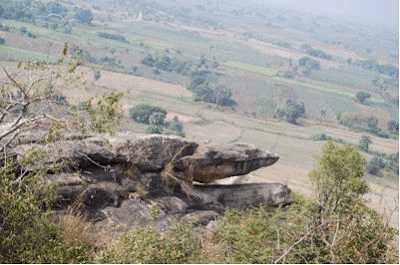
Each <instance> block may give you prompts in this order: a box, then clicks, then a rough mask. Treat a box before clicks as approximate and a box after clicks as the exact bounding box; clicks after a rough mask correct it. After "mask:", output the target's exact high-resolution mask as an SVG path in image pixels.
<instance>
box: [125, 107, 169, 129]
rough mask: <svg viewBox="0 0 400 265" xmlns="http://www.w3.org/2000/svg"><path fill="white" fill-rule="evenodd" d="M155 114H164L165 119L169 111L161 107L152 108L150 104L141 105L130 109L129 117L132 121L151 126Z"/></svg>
mask: <svg viewBox="0 0 400 265" xmlns="http://www.w3.org/2000/svg"><path fill="white" fill-rule="evenodd" d="M153 113H162V116H163V117H162V118H163V119H164V118H165V116H166V115H167V111H166V110H165V109H163V108H161V107H155V106H151V105H149V104H139V105H136V106H135V107H133V108H131V109H129V116H130V117H131V118H132V119H134V120H135V121H138V122H141V123H145V124H150V116H151V115H152V114H153ZM158 116H159V114H158Z"/></svg>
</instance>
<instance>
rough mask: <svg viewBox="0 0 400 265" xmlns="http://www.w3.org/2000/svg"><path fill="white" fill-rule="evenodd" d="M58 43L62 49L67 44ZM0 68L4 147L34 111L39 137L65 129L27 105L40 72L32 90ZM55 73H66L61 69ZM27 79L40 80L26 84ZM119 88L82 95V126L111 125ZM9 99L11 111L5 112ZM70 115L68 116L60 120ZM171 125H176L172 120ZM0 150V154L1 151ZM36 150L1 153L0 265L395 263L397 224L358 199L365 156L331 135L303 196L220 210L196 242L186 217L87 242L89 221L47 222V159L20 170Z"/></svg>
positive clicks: (148, 111)
mask: <svg viewBox="0 0 400 265" xmlns="http://www.w3.org/2000/svg"><path fill="white" fill-rule="evenodd" d="M64 50H65V52H64V55H65V54H66V53H67V52H66V50H67V49H66V48H64ZM60 61H64V59H62V60H60ZM19 67H21V66H19ZM22 69H31V70H32V71H33V72H34V73H42V71H44V70H45V68H43V67H42V66H40V65H34V64H28V65H27V67H22ZM26 71H27V70H26ZM49 71H52V69H50V70H49ZM67 72H68V71H67ZM5 74H6V76H7V78H9V79H10V80H14V81H15V82H8V83H7V84H4V86H3V90H2V91H1V93H0V103H1V104H0V108H1V110H2V114H1V117H0V118H1V119H0V123H1V124H2V123H3V122H5V121H10V120H11V121H12V122H11V124H12V126H11V127H9V126H6V128H5V129H2V131H1V134H0V140H1V142H2V146H3V148H5V147H7V148H11V147H12V146H11V145H10V142H11V141H9V140H8V139H11V140H13V139H15V136H16V135H17V134H18V132H19V129H20V128H21V127H22V126H24V124H26V121H29V122H30V123H36V122H38V121H39V119H40V118H41V117H43V118H46V117H47V119H48V120H49V119H50V120H51V122H50V123H51V127H50V128H49V134H48V135H47V137H46V139H47V140H46V141H44V142H43V144H46V142H50V141H51V139H54V137H62V136H61V133H60V132H58V134H57V128H62V127H63V126H67V125H68V128H69V126H70V125H71V123H69V122H68V123H67V120H64V119H63V118H62V115H61V117H59V116H57V117H50V116H46V115H43V114H45V113H43V111H44V110H43V108H40V109H39V111H36V112H35V111H34V109H32V108H31V105H32V104H33V103H36V102H38V101H40V100H44V103H46V104H47V105H48V106H49V107H52V105H51V104H50V103H51V102H52V101H49V98H52V96H53V94H52V92H55V91H56V89H55V88H54V87H53V88H52V89H46V90H44V91H42V88H43V87H44V84H43V82H44V81H46V82H48V81H51V79H50V78H48V79H47V78H46V79H44V81H43V79H42V78H43V76H44V75H43V73H42V75H39V76H40V77H39V78H40V79H38V80H34V82H33V84H32V85H31V88H32V90H30V89H29V90H28V89H25V88H26V87H29V83H28V86H26V84H24V83H21V82H20V81H18V79H16V77H15V75H10V74H9V73H8V72H7V71H6V70H5ZM51 74H52V73H51ZM58 74H59V75H60V76H64V75H65V77H67V76H66V73H64V72H59V73H58ZM57 76H58V75H57ZM26 79H27V78H26V76H24V78H22V80H26ZM70 79H72V78H70ZM74 80H75V79H74ZM29 82H32V80H29ZM36 83H40V85H37V86H35V85H34V84H36ZM55 85H56V84H55ZM72 85H74V84H72ZM15 90H17V91H19V93H21V95H22V96H15V99H19V101H17V102H15V101H14V98H12V99H13V100H10V95H14V94H15V93H14V91H15ZM121 96H122V95H121V94H120V93H107V94H105V95H104V96H103V98H101V99H97V100H95V99H89V100H88V101H86V102H85V103H84V104H83V107H82V110H84V111H85V112H86V113H87V114H88V122H85V123H81V124H91V125H92V126H91V127H90V128H91V129H94V130H95V131H98V132H104V131H108V130H109V129H112V128H115V127H116V124H117V123H118V122H119V121H120V118H121V114H122V113H121V106H120V104H119V100H120V99H121ZM25 99H26V100H25ZM19 106H21V108H17V110H16V111H17V113H16V115H15V113H13V112H11V110H12V108H13V107H19ZM70 112H71V113H76V109H73V108H71V109H70ZM129 112H130V115H131V116H132V117H134V118H135V119H136V120H138V121H141V122H145V123H148V124H150V125H152V124H153V125H161V124H163V123H165V120H164V118H165V115H166V111H165V110H164V109H162V108H159V107H152V106H149V105H145V104H142V105H139V106H136V107H135V108H133V110H130V111H129ZM75 118H76V117H74V115H73V117H72V120H70V121H74V120H75ZM64 122H65V123H64ZM171 124H173V125H171V127H176V128H181V129H182V127H181V126H179V120H178V119H177V118H174V121H173V122H171ZM2 127H3V128H4V126H2ZM7 137H9V138H8V139H7ZM3 151H5V150H4V149H2V150H1V154H4V155H5V156H6V154H5V152H3ZM46 155H47V154H46V153H45V152H42V151H39V150H37V149H34V148H33V149H31V150H29V151H27V152H26V154H25V155H24V156H22V157H20V159H19V163H20V164H19V165H18V167H17V165H16V163H15V162H14V161H13V159H12V158H11V157H9V159H6V160H5V159H2V160H1V162H2V163H3V165H2V166H1V167H0V190H1V196H0V229H1V233H0V242H1V244H0V262H2V263H106V264H110V263H200V262H204V260H207V258H208V259H212V261H211V262H216V263H255V262H257V263H280V262H282V263H321V264H322V263H382V264H385V263H398V251H397V250H395V247H392V244H391V243H392V241H393V240H394V239H395V237H396V235H398V230H397V229H393V228H391V227H389V226H388V223H387V222H385V220H384V219H383V217H382V216H381V215H379V214H378V213H377V212H376V211H375V210H373V209H371V208H369V207H368V206H367V204H366V202H365V201H364V200H363V198H362V196H363V195H364V194H366V193H367V192H368V191H369V188H368V186H367V183H366V181H365V180H364V179H363V175H364V165H365V160H364V158H363V157H362V155H361V154H360V153H359V152H358V151H357V150H356V149H355V148H353V147H352V146H349V145H347V146H342V147H341V146H339V147H338V146H335V145H334V144H333V143H332V142H328V143H327V144H326V145H324V147H323V149H322V152H321V154H320V156H319V158H318V160H317V163H316V166H315V168H314V169H313V170H312V171H311V172H310V180H311V183H312V184H313V187H314V190H313V193H312V196H311V197H310V198H302V197H300V196H299V195H297V194H295V193H293V197H292V199H293V201H294V202H295V203H293V204H292V205H290V206H288V207H287V208H285V209H281V208H278V209H275V210H274V211H269V210H267V209H266V207H265V206H264V205H260V206H259V207H253V208H248V209H244V210H240V209H237V210H233V209H227V210H226V212H225V214H224V216H222V217H219V218H217V219H216V220H215V221H214V222H215V223H214V224H215V225H216V226H217V227H218V229H217V230H215V232H214V233H211V234H210V237H203V238H201V242H203V243H205V244H201V243H197V242H196V241H195V239H194V237H193V228H192V226H189V225H187V226H184V225H177V226H176V227H175V228H173V229H171V230H169V231H167V232H165V233H163V235H161V236H160V234H158V233H157V229H156V227H155V226H152V225H147V226H145V227H138V228H136V229H135V230H131V231H130V232H128V233H124V235H122V236H121V237H119V238H118V239H117V240H110V241H109V242H106V243H105V244H97V242H96V241H95V240H94V237H95V236H94V235H93V234H91V233H93V231H91V230H90V229H88V228H89V227H90V226H88V224H87V223H85V222H84V221H83V220H82V219H79V217H77V216H74V215H72V214H71V215H66V216H64V218H62V220H61V221H60V222H59V223H55V222H54V221H52V220H53V219H52V216H53V215H52V214H53V212H52V211H50V210H49V209H51V207H52V205H54V203H55V201H56V188H55V187H54V186H52V185H50V184H47V183H46V181H45V180H46V178H45V177H46V172H47V171H48V168H47V166H46V165H42V167H41V168H40V167H39V168H38V169H37V170H35V171H32V172H29V173H28V168H29V167H30V166H31V165H36V166H37V165H38V164H37V162H38V161H42V159H43V158H44V157H45V156H46ZM391 159H392V158H391ZM396 159H397V161H398V153H397V156H396ZM379 167H380V166H379ZM25 170H26V171H25ZM55 170H57V169H55ZM24 171H25V173H22V172H24ZM18 172H20V173H18ZM21 174H22V175H21ZM150 211H151V216H152V218H154V219H156V218H157V214H153V213H156V212H157V205H156V204H152V206H151V210H150ZM282 220H284V222H282ZM199 241H200V240H199ZM204 246H207V249H203V247H204ZM210 246H211V247H210ZM393 253H394V254H393ZM210 255H211V258H210Z"/></svg>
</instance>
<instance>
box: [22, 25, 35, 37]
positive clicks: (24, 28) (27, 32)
mask: <svg viewBox="0 0 400 265" xmlns="http://www.w3.org/2000/svg"><path fill="white" fill-rule="evenodd" d="M19 32H21V33H22V34H24V35H26V36H28V37H29V38H32V39H36V35H35V34H33V33H32V32H30V31H28V29H27V28H26V27H20V28H19Z"/></svg>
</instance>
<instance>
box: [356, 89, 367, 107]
mask: <svg viewBox="0 0 400 265" xmlns="http://www.w3.org/2000/svg"><path fill="white" fill-rule="evenodd" d="M370 97H371V94H370V93H367V92H364V91H360V92H358V93H357V94H356V99H357V101H358V102H359V103H361V104H364V102H365V100H367V99H368V98H370Z"/></svg>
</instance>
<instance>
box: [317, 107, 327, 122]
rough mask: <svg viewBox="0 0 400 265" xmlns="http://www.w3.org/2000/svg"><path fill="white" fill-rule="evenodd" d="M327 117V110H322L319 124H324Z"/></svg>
mask: <svg viewBox="0 0 400 265" xmlns="http://www.w3.org/2000/svg"><path fill="white" fill-rule="evenodd" d="M325 117H326V110H324V109H321V111H320V112H319V123H321V122H322V120H323V119H325Z"/></svg>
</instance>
